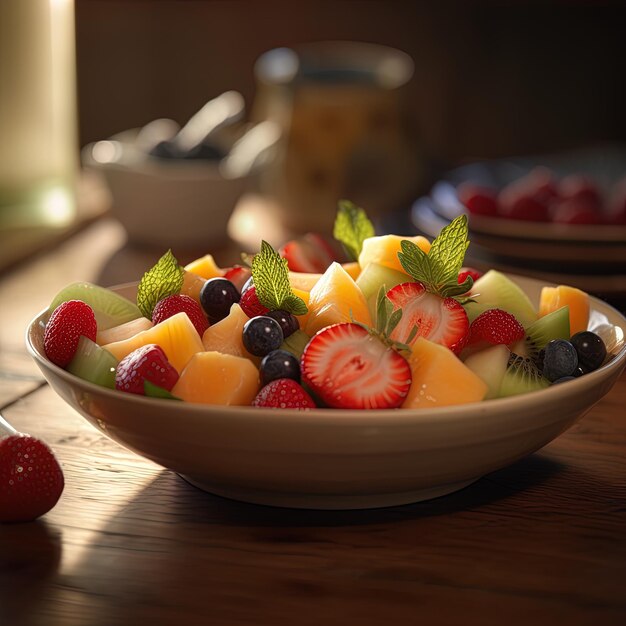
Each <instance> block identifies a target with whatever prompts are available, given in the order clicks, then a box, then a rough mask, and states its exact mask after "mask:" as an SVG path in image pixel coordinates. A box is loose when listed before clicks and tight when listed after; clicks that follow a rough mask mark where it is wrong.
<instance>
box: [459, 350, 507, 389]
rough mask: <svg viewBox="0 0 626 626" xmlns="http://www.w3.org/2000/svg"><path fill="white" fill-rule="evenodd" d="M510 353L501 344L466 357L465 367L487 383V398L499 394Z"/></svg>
mask: <svg viewBox="0 0 626 626" xmlns="http://www.w3.org/2000/svg"><path fill="white" fill-rule="evenodd" d="M510 355H511V351H510V350H509V349H508V348H507V347H506V346H504V345H501V344H500V345H496V346H490V347H489V348H485V349H484V350H481V351H480V352H475V353H474V354H470V356H468V357H467V358H466V359H465V361H464V363H465V367H468V368H469V369H470V370H472V372H474V374H476V375H477V376H479V377H480V379H481V380H482V381H483V382H484V383H485V384H486V385H487V394H486V395H485V400H487V399H489V398H497V397H498V396H499V394H500V386H501V385H502V379H503V378H504V374H505V372H506V366H507V363H508V362H509V356H510Z"/></svg>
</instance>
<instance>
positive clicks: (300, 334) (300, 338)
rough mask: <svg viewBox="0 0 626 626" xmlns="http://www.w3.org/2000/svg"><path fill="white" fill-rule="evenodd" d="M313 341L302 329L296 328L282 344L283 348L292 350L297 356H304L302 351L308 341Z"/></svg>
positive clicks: (288, 350)
mask: <svg viewBox="0 0 626 626" xmlns="http://www.w3.org/2000/svg"><path fill="white" fill-rule="evenodd" d="M309 341H311V338H310V337H309V336H308V335H307V334H306V333H305V332H304V331H302V330H296V331H294V332H293V333H291V335H289V337H287V339H285V340H284V341H283V342H282V344H281V345H280V349H281V350H287V352H291V354H293V355H294V356H295V357H296V358H298V359H299V358H300V357H301V356H302V352H303V351H304V348H305V346H306V344H307V343H309Z"/></svg>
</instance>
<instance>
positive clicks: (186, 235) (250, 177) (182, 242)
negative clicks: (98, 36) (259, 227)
mask: <svg viewBox="0 0 626 626" xmlns="http://www.w3.org/2000/svg"><path fill="white" fill-rule="evenodd" d="M139 133H140V129H131V130H127V131H124V132H122V133H119V134H116V135H114V136H112V137H111V138H110V139H108V140H106V141H98V142H95V143H91V144H88V145H86V146H85V147H84V148H83V150H82V162H83V165H84V167H85V168H88V169H91V170H95V171H97V172H99V173H100V174H101V175H102V176H103V178H104V180H105V182H106V184H107V186H108V188H109V191H110V193H111V200H112V204H111V212H112V214H113V216H114V217H116V218H117V219H118V220H119V221H120V222H121V224H122V225H123V226H124V228H125V229H126V232H127V234H128V240H129V242H130V243H132V244H140V245H150V246H153V247H161V248H182V249H196V248H199V249H206V248H208V247H210V246H212V245H213V246H214V245H217V244H219V243H220V242H223V241H224V239H225V238H227V237H228V235H227V230H226V228H227V225H228V221H229V219H230V217H231V214H232V212H233V209H234V208H235V206H236V204H237V201H238V200H239V198H240V197H241V195H242V194H243V193H244V192H246V191H249V190H251V189H254V188H255V187H256V186H257V183H258V177H259V175H260V173H261V171H262V170H263V168H264V167H265V166H266V165H267V163H268V162H269V161H271V159H272V158H273V149H274V147H275V146H276V144H277V142H278V139H279V137H280V131H279V129H278V127H277V125H275V124H273V123H271V122H261V123H259V124H256V125H254V126H252V127H250V128H246V127H241V128H240V130H239V136H237V135H235V137H234V138H233V142H232V147H230V152H229V153H228V155H227V156H226V157H225V158H224V159H222V160H221V161H219V160H215V161H210V160H193V159H161V158H158V157H152V156H150V155H148V154H147V153H146V152H145V151H144V150H141V149H140V148H139V147H138V146H137V137H138V136H139Z"/></svg>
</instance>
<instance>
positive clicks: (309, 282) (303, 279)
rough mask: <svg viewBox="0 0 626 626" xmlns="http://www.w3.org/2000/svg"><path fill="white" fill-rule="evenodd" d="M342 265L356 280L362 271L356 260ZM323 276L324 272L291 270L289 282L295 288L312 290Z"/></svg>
mask: <svg viewBox="0 0 626 626" xmlns="http://www.w3.org/2000/svg"><path fill="white" fill-rule="evenodd" d="M341 267H343V269H344V270H346V272H347V273H348V274H349V275H350V276H352V278H353V279H354V280H356V279H357V278H358V276H359V274H360V273H361V266H360V265H359V264H358V263H357V262H356V261H352V262H350V263H342V264H341ZM321 277H322V274H314V273H308V272H289V284H290V285H291V286H292V287H293V288H295V289H300V290H302V291H311V289H313V287H315V283H317V281H318V280H319V279H320V278H321Z"/></svg>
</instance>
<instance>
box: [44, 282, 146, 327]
mask: <svg viewBox="0 0 626 626" xmlns="http://www.w3.org/2000/svg"><path fill="white" fill-rule="evenodd" d="M68 300H82V301H83V302H85V303H86V304H88V305H89V306H90V307H91V308H92V309H93V312H94V314H95V316H96V322H97V324H98V330H106V329H108V328H113V326H119V325H120V324H124V323H126V322H130V321H131V320H134V319H137V318H139V317H142V314H141V311H140V310H139V307H138V306H137V305H136V304H135V303H134V302H132V301H131V300H129V299H128V298H124V297H123V296H120V295H119V294H117V293H115V292H114V291H111V290H110V289H107V288H106V287H100V286H99V285H94V284H93V283H88V282H77V283H71V284H70V285H68V286H67V287H64V288H63V289H61V291H59V293H57V295H56V296H55V297H54V298H53V300H52V302H51V303H50V306H49V307H48V309H49V311H50V313H52V311H54V309H56V308H57V307H58V306H59V304H62V303H63V302H67V301H68Z"/></svg>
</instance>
